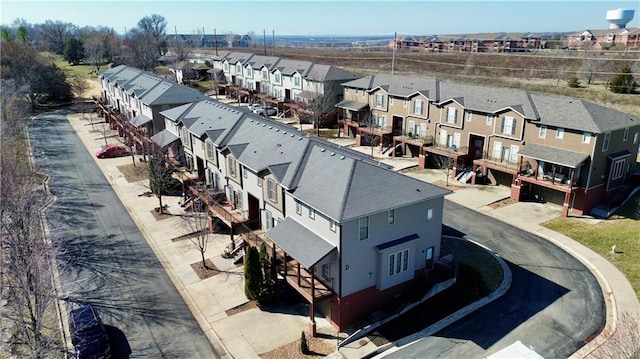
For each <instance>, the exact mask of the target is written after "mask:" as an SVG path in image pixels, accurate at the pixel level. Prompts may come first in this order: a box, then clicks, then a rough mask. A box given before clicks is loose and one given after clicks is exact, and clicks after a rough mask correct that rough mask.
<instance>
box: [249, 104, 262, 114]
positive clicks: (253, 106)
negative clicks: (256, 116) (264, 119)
mask: <svg viewBox="0 0 640 359" xmlns="http://www.w3.org/2000/svg"><path fill="white" fill-rule="evenodd" d="M247 107H248V108H249V111H251V112H253V113H255V112H254V111H256V110H260V109H262V105H261V104H259V103H254V104H251V105H249V106H247Z"/></svg>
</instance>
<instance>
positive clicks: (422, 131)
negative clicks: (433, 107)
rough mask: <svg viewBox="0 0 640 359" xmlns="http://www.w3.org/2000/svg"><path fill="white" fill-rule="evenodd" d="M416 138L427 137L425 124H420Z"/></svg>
mask: <svg viewBox="0 0 640 359" xmlns="http://www.w3.org/2000/svg"><path fill="white" fill-rule="evenodd" d="M418 136H419V137H426V136H427V124H426V123H421V124H420V131H418Z"/></svg>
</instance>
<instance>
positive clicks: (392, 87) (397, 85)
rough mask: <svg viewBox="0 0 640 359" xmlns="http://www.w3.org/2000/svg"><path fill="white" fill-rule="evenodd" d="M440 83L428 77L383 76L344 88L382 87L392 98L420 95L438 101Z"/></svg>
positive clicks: (350, 83)
mask: <svg viewBox="0 0 640 359" xmlns="http://www.w3.org/2000/svg"><path fill="white" fill-rule="evenodd" d="M439 82H440V81H439V80H436V79H433V78H426V77H418V76H403V75H389V74H381V75H371V76H367V77H363V78H359V79H357V80H354V81H349V82H345V83H343V84H342V86H344V87H352V88H358V89H363V90H373V89H375V88H378V87H380V88H383V89H384V90H385V91H386V92H387V93H388V94H389V95H390V96H399V97H410V96H412V95H415V94H418V93H420V94H422V95H424V96H426V97H427V98H430V99H432V100H435V101H437V100H438V97H437V96H438V95H437V94H438V86H439Z"/></svg>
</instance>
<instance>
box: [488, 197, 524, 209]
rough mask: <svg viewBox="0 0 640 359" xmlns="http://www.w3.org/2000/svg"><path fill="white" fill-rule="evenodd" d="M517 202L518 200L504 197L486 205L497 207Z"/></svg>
mask: <svg viewBox="0 0 640 359" xmlns="http://www.w3.org/2000/svg"><path fill="white" fill-rule="evenodd" d="M517 202H518V201H516V200H515V199H512V198H505V199H501V200H499V201H495V202H493V203H489V205H488V207H490V208H493V209H497V208H501V207H504V206H508V205H510V204H513V203H517Z"/></svg>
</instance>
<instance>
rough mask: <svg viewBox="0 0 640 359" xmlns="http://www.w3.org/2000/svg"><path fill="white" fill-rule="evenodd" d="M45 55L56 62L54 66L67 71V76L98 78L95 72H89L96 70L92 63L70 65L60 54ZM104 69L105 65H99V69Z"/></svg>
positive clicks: (92, 79) (87, 78) (88, 78)
mask: <svg viewBox="0 0 640 359" xmlns="http://www.w3.org/2000/svg"><path fill="white" fill-rule="evenodd" d="M47 56H50V57H51V59H52V60H53V63H54V64H56V66H58V67H59V68H61V69H63V70H64V71H65V72H66V73H67V76H68V77H70V78H72V77H79V78H82V79H85V80H90V81H94V80H95V79H97V78H98V75H97V74H95V73H92V72H91V71H95V70H96V67H95V66H93V65H89V64H80V65H71V64H69V63H68V62H67V61H65V60H64V59H63V58H62V56H60V55H51V54H48V55H47ZM106 69H107V65H101V66H100V71H104V70H106Z"/></svg>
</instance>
